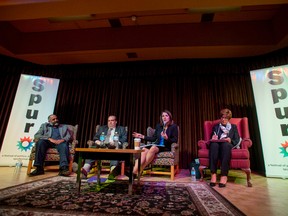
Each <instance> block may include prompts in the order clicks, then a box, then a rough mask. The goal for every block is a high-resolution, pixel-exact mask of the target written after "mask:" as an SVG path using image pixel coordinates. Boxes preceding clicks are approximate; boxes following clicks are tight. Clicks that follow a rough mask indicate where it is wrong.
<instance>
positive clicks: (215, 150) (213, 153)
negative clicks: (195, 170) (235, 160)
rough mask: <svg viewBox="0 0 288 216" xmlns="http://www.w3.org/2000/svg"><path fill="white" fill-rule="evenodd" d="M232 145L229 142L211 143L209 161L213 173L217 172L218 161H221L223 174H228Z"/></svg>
mask: <svg viewBox="0 0 288 216" xmlns="http://www.w3.org/2000/svg"><path fill="white" fill-rule="evenodd" d="M232 147H233V145H232V144H231V143H228V142H218V143H217V142H211V143H210V147H209V148H210V150H209V163H210V171H211V173H216V172H217V165H218V161H220V169H221V176H227V175H228V171H229V167H230V160H231V150H232Z"/></svg>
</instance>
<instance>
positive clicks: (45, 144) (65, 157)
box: [34, 139, 69, 168]
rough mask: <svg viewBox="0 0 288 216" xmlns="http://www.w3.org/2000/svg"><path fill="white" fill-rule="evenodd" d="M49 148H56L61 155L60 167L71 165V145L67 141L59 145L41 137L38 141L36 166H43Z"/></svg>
mask: <svg viewBox="0 0 288 216" xmlns="http://www.w3.org/2000/svg"><path fill="white" fill-rule="evenodd" d="M48 148H56V149H57V150H58V152H59V155H60V163H59V166H60V168H62V167H63V168H64V167H65V168H66V167H68V166H69V146H68V143H67V142H62V143H60V144H59V145H55V144H54V143H51V142H50V141H48V140H43V139H40V140H39V141H38V142H37V143H36V152H35V161H34V166H37V167H43V165H44V159H45V156H46V152H47V150H48Z"/></svg>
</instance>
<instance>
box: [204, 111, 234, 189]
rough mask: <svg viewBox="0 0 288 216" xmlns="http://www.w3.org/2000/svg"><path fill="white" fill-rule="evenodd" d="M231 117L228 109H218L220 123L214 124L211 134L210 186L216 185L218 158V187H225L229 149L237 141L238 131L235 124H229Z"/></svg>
mask: <svg viewBox="0 0 288 216" xmlns="http://www.w3.org/2000/svg"><path fill="white" fill-rule="evenodd" d="M231 118H232V112H231V110H229V109H222V110H221V111H220V123H219V124H217V125H214V127H213V129H212V134H211V137H212V139H211V142H210V146H209V148H210V150H209V163H210V171H211V181H210V186H212V187H214V186H215V185H216V180H217V179H216V178H217V175H216V172H217V164H218V160H220V166H221V167H220V169H221V178H220V183H219V187H225V186H226V183H227V176H228V171H229V166H230V160H231V150H232V148H233V146H236V145H237V144H238V143H239V141H240V137H239V133H238V129H237V126H236V125H234V124H231V123H230V122H229V120H230V119H231Z"/></svg>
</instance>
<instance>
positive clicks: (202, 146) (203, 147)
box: [198, 140, 209, 149]
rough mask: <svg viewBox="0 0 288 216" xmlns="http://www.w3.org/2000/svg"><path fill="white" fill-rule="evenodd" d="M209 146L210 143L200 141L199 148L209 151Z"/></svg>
mask: <svg viewBox="0 0 288 216" xmlns="http://www.w3.org/2000/svg"><path fill="white" fill-rule="evenodd" d="M208 144H209V142H207V141H205V140H199V141H198V146H199V147H200V149H208Z"/></svg>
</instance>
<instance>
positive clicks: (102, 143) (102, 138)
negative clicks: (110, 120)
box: [100, 132, 105, 147]
mask: <svg viewBox="0 0 288 216" xmlns="http://www.w3.org/2000/svg"><path fill="white" fill-rule="evenodd" d="M104 141H105V133H104V132H102V133H101V135H100V142H101V143H100V146H101V147H102V146H104Z"/></svg>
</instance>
